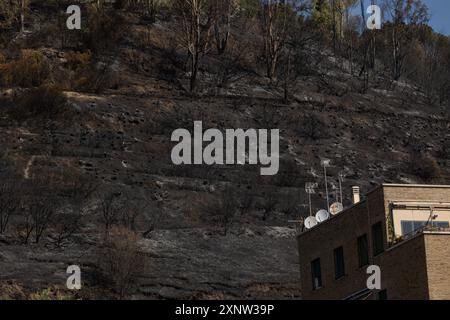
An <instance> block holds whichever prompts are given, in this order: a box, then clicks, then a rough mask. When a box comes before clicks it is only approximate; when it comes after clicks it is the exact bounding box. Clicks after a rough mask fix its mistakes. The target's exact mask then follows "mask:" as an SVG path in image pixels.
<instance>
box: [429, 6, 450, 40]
mask: <svg viewBox="0 0 450 320" xmlns="http://www.w3.org/2000/svg"><path fill="white" fill-rule="evenodd" d="M424 2H425V3H426V4H427V6H428V9H429V11H430V15H431V19H430V24H431V26H432V27H433V28H434V30H435V31H437V32H441V33H443V34H446V35H450V1H449V0H424Z"/></svg>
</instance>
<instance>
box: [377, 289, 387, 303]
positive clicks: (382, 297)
mask: <svg viewBox="0 0 450 320" xmlns="http://www.w3.org/2000/svg"><path fill="white" fill-rule="evenodd" d="M387 299H388V296H387V290H386V289H384V290H381V291H380V292H378V300H387Z"/></svg>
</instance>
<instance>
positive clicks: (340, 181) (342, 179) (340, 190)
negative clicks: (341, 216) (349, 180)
mask: <svg viewBox="0 0 450 320" xmlns="http://www.w3.org/2000/svg"><path fill="white" fill-rule="evenodd" d="M338 179H339V195H340V202H341V203H342V204H344V198H343V197H342V181H344V173H343V172H342V171H341V172H339V176H338Z"/></svg>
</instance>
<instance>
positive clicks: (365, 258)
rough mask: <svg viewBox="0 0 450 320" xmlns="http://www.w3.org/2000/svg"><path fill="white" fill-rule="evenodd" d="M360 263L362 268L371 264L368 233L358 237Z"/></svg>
mask: <svg viewBox="0 0 450 320" xmlns="http://www.w3.org/2000/svg"><path fill="white" fill-rule="evenodd" d="M358 263H359V267H360V268H361V267H364V266H367V265H368V264H369V244H368V241H367V234H364V235H362V236H361V237H359V238H358Z"/></svg>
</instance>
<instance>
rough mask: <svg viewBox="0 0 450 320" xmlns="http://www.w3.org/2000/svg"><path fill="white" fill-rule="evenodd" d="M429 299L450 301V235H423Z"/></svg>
mask: <svg viewBox="0 0 450 320" xmlns="http://www.w3.org/2000/svg"><path fill="white" fill-rule="evenodd" d="M425 248H426V263H427V270H428V287H429V291H430V299H432V300H450V235H449V234H425Z"/></svg>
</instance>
